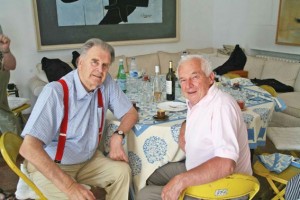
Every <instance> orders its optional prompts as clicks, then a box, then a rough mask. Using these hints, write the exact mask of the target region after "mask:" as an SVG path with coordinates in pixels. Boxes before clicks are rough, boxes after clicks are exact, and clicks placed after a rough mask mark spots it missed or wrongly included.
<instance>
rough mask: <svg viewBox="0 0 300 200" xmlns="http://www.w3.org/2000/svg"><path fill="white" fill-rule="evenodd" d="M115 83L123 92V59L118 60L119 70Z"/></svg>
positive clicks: (124, 74)
mask: <svg viewBox="0 0 300 200" xmlns="http://www.w3.org/2000/svg"><path fill="white" fill-rule="evenodd" d="M117 83H118V85H119V86H120V88H121V90H122V91H123V92H126V73H125V71H124V64H123V59H120V60H119V70H118V75H117Z"/></svg>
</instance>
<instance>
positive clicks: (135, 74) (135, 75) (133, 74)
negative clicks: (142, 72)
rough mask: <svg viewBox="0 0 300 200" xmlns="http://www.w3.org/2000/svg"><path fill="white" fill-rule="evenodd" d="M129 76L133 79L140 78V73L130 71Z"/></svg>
mask: <svg viewBox="0 0 300 200" xmlns="http://www.w3.org/2000/svg"><path fill="white" fill-rule="evenodd" d="M129 76H130V77H132V78H138V77H139V74H138V71H137V70H130V72H129Z"/></svg>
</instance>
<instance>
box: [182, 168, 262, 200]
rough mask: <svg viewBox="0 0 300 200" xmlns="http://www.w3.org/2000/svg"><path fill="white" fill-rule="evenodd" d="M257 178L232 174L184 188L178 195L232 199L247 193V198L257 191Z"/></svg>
mask: <svg viewBox="0 0 300 200" xmlns="http://www.w3.org/2000/svg"><path fill="white" fill-rule="evenodd" d="M259 188H260V184H259V181H258V180H257V178H255V177H254V176H250V175H245V174H232V175H229V176H227V177H225V178H222V179H219V180H216V181H213V182H211V183H207V184H203V185H197V186H191V187H188V188H186V189H185V190H184V191H183V192H182V194H181V195H180V197H179V200H183V199H184V196H190V197H194V198H200V199H233V198H238V197H243V196H246V195H249V199H253V197H254V196H255V195H256V194H257V192H258V191H259Z"/></svg>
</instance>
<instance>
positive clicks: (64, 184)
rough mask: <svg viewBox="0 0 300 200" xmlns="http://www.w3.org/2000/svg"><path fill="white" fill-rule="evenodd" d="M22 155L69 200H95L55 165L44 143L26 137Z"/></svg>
mask: <svg viewBox="0 0 300 200" xmlns="http://www.w3.org/2000/svg"><path fill="white" fill-rule="evenodd" d="M20 154H21V155H22V156H23V157H24V158H25V159H26V160H28V161H29V162H30V163H31V164H33V165H34V166H35V167H36V169H37V170H38V171H39V172H41V173H42V174H43V175H44V176H45V177H46V178H48V179H49V180H50V181H51V182H52V183H53V184H55V185H56V186H57V188H59V189H60V190H61V191H62V192H64V193H65V194H66V195H67V196H68V198H69V199H95V197H94V195H93V193H92V192H91V191H89V190H88V189H86V188H85V187H84V186H82V185H81V184H78V183H77V182H76V181H74V180H73V178H72V177H70V176H69V175H67V174H66V173H65V172H64V171H62V170H61V169H60V168H59V167H58V165H57V164H56V163H54V161H53V160H52V159H51V158H50V157H49V156H48V154H47V153H46V152H45V150H44V148H43V142H42V141H40V140H38V139H37V138H35V137H33V136H31V135H26V136H25V138H24V140H23V143H22V145H21V148H20Z"/></svg>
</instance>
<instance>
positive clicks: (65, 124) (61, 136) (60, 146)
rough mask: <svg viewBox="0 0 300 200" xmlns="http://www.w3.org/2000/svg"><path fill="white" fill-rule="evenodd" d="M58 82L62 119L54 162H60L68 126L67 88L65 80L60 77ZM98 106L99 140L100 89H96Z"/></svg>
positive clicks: (100, 133)
mask: <svg viewBox="0 0 300 200" xmlns="http://www.w3.org/2000/svg"><path fill="white" fill-rule="evenodd" d="M58 82H59V83H60V84H61V85H62V87H63V91H64V118H63V120H62V123H61V125H60V134H59V137H58V144H57V150H56V155H55V159H54V162H56V163H60V162H61V159H62V156H63V153H64V149H65V143H66V138H67V128H68V110H69V108H68V107H69V89H68V85H67V83H66V82H65V80H63V79H60V80H58ZM98 107H99V108H102V113H101V114H102V117H101V122H100V127H99V141H98V142H100V140H101V135H102V130H103V121H104V106H103V98H102V93H101V90H100V89H98Z"/></svg>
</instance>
